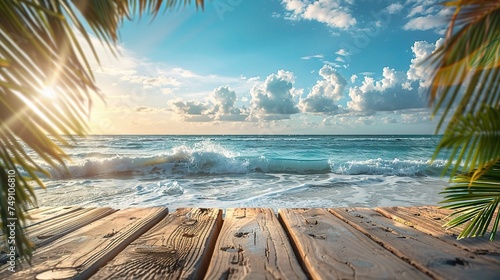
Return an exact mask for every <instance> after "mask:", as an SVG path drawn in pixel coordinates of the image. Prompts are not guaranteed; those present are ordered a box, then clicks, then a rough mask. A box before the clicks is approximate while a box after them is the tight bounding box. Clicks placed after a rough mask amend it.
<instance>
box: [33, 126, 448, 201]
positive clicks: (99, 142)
mask: <svg viewBox="0 0 500 280" xmlns="http://www.w3.org/2000/svg"><path fill="white" fill-rule="evenodd" d="M439 139H440V137H439V136H427V135H405V136H402V135H383V136H380V135H363V136H318V135H300V136H297V135H291V136H288V135H269V136H256V135H254V136H247V135H245V136H241V135H238V136H233V135H231V136H227V135H224V136H222V135H221V136H172V135H156V136H127V135H123V136H88V137H86V138H76V140H75V141H74V142H72V145H70V146H66V147H64V149H65V151H66V152H67V153H68V154H69V155H70V156H71V158H72V161H71V162H68V164H67V167H68V169H67V170H62V169H54V168H49V169H50V173H51V177H50V178H49V177H47V178H44V179H43V181H44V182H45V183H46V185H47V189H46V190H42V189H37V196H38V201H39V204H40V206H59V205H83V206H88V207H89V206H110V207H114V208H126V207H142V206H168V207H169V208H170V209H172V210H173V209H175V208H178V207H220V208H227V207H270V208H274V209H278V208H283V207H339V206H366V207H375V206H388V205H423V204H426V205H429V204H436V203H437V202H439V201H440V200H441V199H442V196H441V195H439V192H440V191H441V190H442V189H443V188H444V186H446V184H447V182H448V179H447V178H446V177H444V178H442V177H440V175H441V173H442V170H443V166H444V164H445V160H444V158H445V157H444V156H443V157H442V158H440V159H437V160H436V161H434V162H433V163H432V164H431V163H430V159H431V157H432V155H433V152H434V149H435V147H436V145H437V143H438V141H439Z"/></svg>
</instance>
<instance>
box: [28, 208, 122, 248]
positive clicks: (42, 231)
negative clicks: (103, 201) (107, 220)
mask: <svg viewBox="0 0 500 280" xmlns="http://www.w3.org/2000/svg"><path fill="white" fill-rule="evenodd" d="M114 212H116V210H114V209H111V208H109V207H105V208H81V209H77V211H72V212H71V213H67V214H66V215H62V216H59V217H55V218H53V219H49V220H46V221H42V222H39V223H37V224H36V225H34V226H31V227H29V228H27V230H26V234H27V235H28V237H29V239H30V240H31V241H32V242H33V247H35V248H39V247H42V246H45V245H47V244H49V243H51V242H52V241H54V240H56V239H58V238H61V237H62V236H64V235H66V234H68V233H71V232H73V231H75V230H77V229H79V228H81V227H83V226H86V225H88V224H90V223H91V222H94V221H97V220H99V219H101V218H103V217H105V216H107V215H110V214H112V213H114Z"/></svg>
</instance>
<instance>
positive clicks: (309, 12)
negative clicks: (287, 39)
mask: <svg viewBox="0 0 500 280" xmlns="http://www.w3.org/2000/svg"><path fill="white" fill-rule="evenodd" d="M282 3H283V5H284V7H285V9H286V10H288V11H289V14H288V15H287V18H288V19H292V20H299V19H306V20H315V21H318V22H321V23H324V24H326V25H328V26H330V27H334V28H341V29H346V28H349V27H351V26H354V25H356V19H355V18H354V17H353V15H352V13H351V10H350V9H349V7H350V6H351V5H352V4H353V0H283V1H282Z"/></svg>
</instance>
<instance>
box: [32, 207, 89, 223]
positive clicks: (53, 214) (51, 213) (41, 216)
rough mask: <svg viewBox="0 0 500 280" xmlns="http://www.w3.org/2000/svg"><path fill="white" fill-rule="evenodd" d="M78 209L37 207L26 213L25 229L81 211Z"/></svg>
mask: <svg viewBox="0 0 500 280" xmlns="http://www.w3.org/2000/svg"><path fill="white" fill-rule="evenodd" d="M82 209H83V208H80V207H71V206H69V207H39V208H33V209H31V210H29V211H28V212H26V214H27V220H26V225H25V228H28V227H30V226H34V225H37V224H39V223H41V222H47V221H50V220H51V219H55V218H59V217H61V216H64V215H67V214H69V213H72V212H75V211H79V210H82Z"/></svg>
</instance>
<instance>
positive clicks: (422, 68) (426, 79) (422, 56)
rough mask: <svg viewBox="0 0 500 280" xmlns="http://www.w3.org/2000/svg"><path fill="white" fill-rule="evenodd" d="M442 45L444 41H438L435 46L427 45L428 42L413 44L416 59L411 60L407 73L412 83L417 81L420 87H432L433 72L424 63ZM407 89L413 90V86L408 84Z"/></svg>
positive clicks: (412, 48)
mask: <svg viewBox="0 0 500 280" xmlns="http://www.w3.org/2000/svg"><path fill="white" fill-rule="evenodd" d="M442 43H443V39H439V40H437V41H436V43H435V44H432V43H427V42H426V41H417V42H415V43H414V44H413V46H412V47H411V50H412V51H413V54H414V57H413V59H412V60H411V64H410V69H409V70H408V72H406V76H407V78H408V80H409V81H410V82H414V81H417V82H418V83H419V86H420V87H428V86H429V85H430V78H431V74H432V72H431V70H430V69H429V68H428V65H426V64H424V62H425V60H426V58H428V57H429V56H430V55H431V54H432V52H434V51H435V50H436V49H437V48H439V46H441V44H442ZM405 87H407V88H411V85H410V84H408V83H406V84H405Z"/></svg>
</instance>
